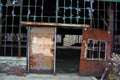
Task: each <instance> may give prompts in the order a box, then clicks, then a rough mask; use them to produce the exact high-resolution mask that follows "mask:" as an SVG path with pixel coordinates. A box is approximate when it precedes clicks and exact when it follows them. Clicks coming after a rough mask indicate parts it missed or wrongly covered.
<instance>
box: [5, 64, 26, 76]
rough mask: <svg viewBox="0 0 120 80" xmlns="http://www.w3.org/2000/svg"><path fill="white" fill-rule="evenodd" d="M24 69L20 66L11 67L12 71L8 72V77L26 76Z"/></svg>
mask: <svg viewBox="0 0 120 80" xmlns="http://www.w3.org/2000/svg"><path fill="white" fill-rule="evenodd" d="M22 70H23V69H22V68H21V67H18V66H14V67H11V68H10V70H9V71H8V72H7V75H16V76H24V77H25V76H26V74H25V73H24V72H22Z"/></svg>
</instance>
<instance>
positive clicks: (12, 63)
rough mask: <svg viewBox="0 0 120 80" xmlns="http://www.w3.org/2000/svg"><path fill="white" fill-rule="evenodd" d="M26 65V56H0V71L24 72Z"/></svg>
mask: <svg viewBox="0 0 120 80" xmlns="http://www.w3.org/2000/svg"><path fill="white" fill-rule="evenodd" d="M26 65H27V63H26V57H0V72H11V71H13V72H14V71H15V70H16V71H19V70H20V71H21V72H25V71H26Z"/></svg>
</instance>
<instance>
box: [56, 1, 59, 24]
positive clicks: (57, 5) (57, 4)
mask: <svg viewBox="0 0 120 80" xmlns="http://www.w3.org/2000/svg"><path fill="white" fill-rule="evenodd" d="M58 2H59V1H58V0H56V22H58V11H59V9H58V7H59V3H58Z"/></svg>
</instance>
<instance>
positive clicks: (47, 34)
mask: <svg viewBox="0 0 120 80" xmlns="http://www.w3.org/2000/svg"><path fill="white" fill-rule="evenodd" d="M53 69H54V28H51V27H49V28H48V27H32V28H31V30H30V71H31V72H38V73H42V72H43V73H44V72H47V73H48V72H53Z"/></svg>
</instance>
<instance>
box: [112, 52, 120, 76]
mask: <svg viewBox="0 0 120 80" xmlns="http://www.w3.org/2000/svg"><path fill="white" fill-rule="evenodd" d="M111 64H112V72H114V73H115V74H117V75H120V55H119V54H116V53H113V54H112V56H111Z"/></svg>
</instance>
